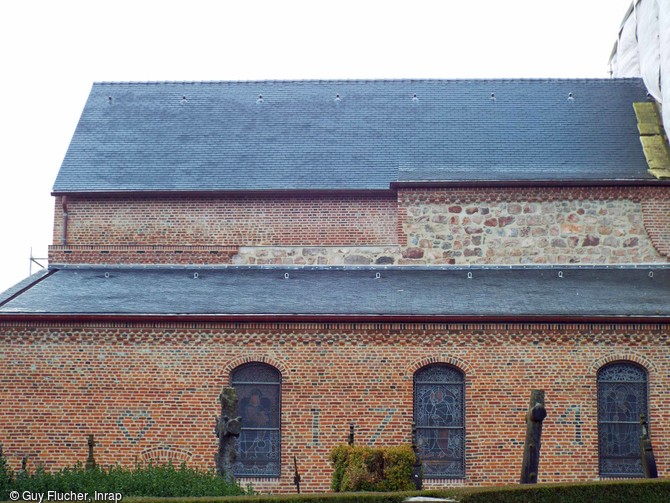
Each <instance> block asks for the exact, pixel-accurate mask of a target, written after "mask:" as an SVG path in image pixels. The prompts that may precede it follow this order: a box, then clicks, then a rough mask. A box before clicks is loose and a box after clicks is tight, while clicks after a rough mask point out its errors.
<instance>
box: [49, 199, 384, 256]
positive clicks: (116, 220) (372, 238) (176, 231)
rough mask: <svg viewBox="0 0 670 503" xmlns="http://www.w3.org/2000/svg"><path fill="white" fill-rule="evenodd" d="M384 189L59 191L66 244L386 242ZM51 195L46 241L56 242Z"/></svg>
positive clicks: (59, 222)
mask: <svg viewBox="0 0 670 503" xmlns="http://www.w3.org/2000/svg"><path fill="white" fill-rule="evenodd" d="M395 208H396V201H395V195H394V194H392V193H383V194H379V193H372V192H368V193H364V194H357V193H348V194H347V193H338V194H336V195H332V194H328V193H321V194H319V193H316V194H297V193H291V194H282V193H277V194H273V195H261V194H256V195H253V194H251V195H227V196H213V195H212V196H208V195H202V196H190V197H189V196H181V197H180V196H162V197H161V196H156V197H83V196H72V195H70V196H68V197H67V210H68V218H67V243H68V244H70V245H97V246H107V245H131V246H138V245H170V246H189V245H190V246H193V245H204V246H211V245H223V246H230V245H236V246H262V245H275V246H285V245H326V246H327V245H336V246H339V245H387V244H392V243H395V235H396V234H395V232H396V220H397V218H396V215H395ZM62 232H63V202H62V198H61V197H57V198H56V211H55V222H54V244H56V245H60V244H62Z"/></svg>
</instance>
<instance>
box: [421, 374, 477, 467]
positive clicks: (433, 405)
mask: <svg viewBox="0 0 670 503" xmlns="http://www.w3.org/2000/svg"><path fill="white" fill-rule="evenodd" d="M414 422H415V424H416V436H417V439H416V440H417V446H418V449H419V453H420V456H421V461H422V465H423V475H424V477H425V478H442V479H445V478H449V479H452V478H463V477H465V374H464V373H463V372H462V371H461V370H460V369H459V368H457V367H454V366H452V365H447V364H444V363H434V364H430V365H426V366H424V367H422V368H420V369H418V370H417V371H416V372H415V373H414Z"/></svg>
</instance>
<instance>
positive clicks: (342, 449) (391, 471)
mask: <svg viewBox="0 0 670 503" xmlns="http://www.w3.org/2000/svg"><path fill="white" fill-rule="evenodd" d="M330 462H331V464H332V465H333V478H332V482H331V488H332V489H333V491H336V492H346V491H382V492H386V491H410V490H412V489H414V484H413V483H412V465H413V464H414V452H413V451H412V448H411V447H410V446H409V445H405V446H399V447H379V448H373V447H367V446H353V445H341V446H339V447H336V448H335V449H333V451H332V452H331V453H330Z"/></svg>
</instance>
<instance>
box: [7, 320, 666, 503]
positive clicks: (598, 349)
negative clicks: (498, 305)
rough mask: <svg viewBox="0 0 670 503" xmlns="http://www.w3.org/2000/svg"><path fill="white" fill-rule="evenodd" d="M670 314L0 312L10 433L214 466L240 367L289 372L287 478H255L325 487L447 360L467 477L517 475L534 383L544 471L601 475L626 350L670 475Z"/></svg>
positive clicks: (400, 428) (285, 394) (26, 447)
mask: <svg viewBox="0 0 670 503" xmlns="http://www.w3.org/2000/svg"><path fill="white" fill-rule="evenodd" d="M669 329H670V327H669V326H667V325H619V326H617V325H614V324H606V325H585V324H584V325H581V324H572V325H559V324H550V325H542V324H511V323H510V324H457V323H454V324H413V323H406V324H383V323H379V324H364V323H362V324H351V323H338V324H335V323H311V324H289V323H254V324H244V323H236V324H233V323H188V326H186V325H180V324H178V323H161V322H157V323H152V324H151V325H143V326H141V325H137V324H133V323H125V322H118V323H115V322H100V323H96V324H90V323H82V322H77V323H72V324H66V323H61V324H49V323H34V324H26V325H16V324H12V323H10V322H2V323H1V324H0V335H1V337H0V358H1V359H2V362H3V372H2V373H0V432H2V438H0V441H2V443H3V446H4V452H5V454H6V455H7V456H8V457H9V460H10V462H11V465H12V467H13V468H15V469H16V468H18V467H19V466H20V460H21V458H22V457H23V456H27V457H28V467H29V468H30V469H34V468H35V467H36V466H38V465H40V464H43V465H44V466H45V467H46V468H47V469H52V468H56V467H63V466H67V465H71V464H73V463H75V462H77V461H81V462H83V461H84V460H85V459H86V456H87V444H86V439H87V436H88V435H89V434H94V435H95V439H96V442H97V447H96V450H95V456H96V461H97V462H98V463H99V464H103V465H114V464H116V463H120V464H122V465H124V466H133V465H134V464H135V462H137V461H148V460H151V459H154V460H155V459H157V458H160V457H161V456H162V457H163V459H167V458H171V459H173V460H178V461H186V462H188V463H189V464H190V465H192V466H198V467H201V468H210V467H212V466H213V457H214V453H215V452H216V445H217V444H216V442H217V439H216V437H215V435H214V417H215V415H217V414H218V413H219V410H218V404H217V397H218V394H219V393H220V391H221V387H222V386H225V385H228V384H229V380H230V374H231V372H232V370H233V369H234V368H236V367H237V366H239V365H241V364H243V363H246V362H250V361H261V362H266V363H268V364H270V365H273V366H274V367H276V368H277V369H278V370H279V371H280V372H281V374H282V416H281V417H282V419H281V421H282V425H281V428H282V438H283V440H282V445H281V449H282V450H281V452H282V468H281V478H280V479H266V480H259V479H243V481H242V482H243V484H245V483H246V482H247V481H250V482H252V483H253V484H254V486H255V487H256V488H257V489H258V490H262V491H265V490H271V491H281V492H294V490H295V489H294V487H293V486H292V477H293V472H292V468H293V462H292V461H293V456H294V455H295V456H296V457H297V460H298V463H299V466H300V470H301V473H302V481H303V484H302V488H303V490H304V491H305V492H310V491H322V490H328V488H329V484H330V476H331V468H330V466H329V464H328V461H327V457H328V453H329V452H330V450H331V449H332V448H333V447H335V446H336V445H339V444H342V443H344V442H346V439H347V435H348V432H349V423H350V422H352V421H353V422H354V423H355V424H356V443H359V444H364V445H396V444H399V443H409V441H410V431H411V422H412V394H413V374H414V372H415V371H416V370H417V369H419V368H421V367H422V366H424V365H427V364H429V363H435V362H442V363H447V364H450V365H454V366H456V367H458V368H459V369H461V370H462V371H463V372H464V374H465V379H466V412H465V414H466V416H465V418H466V419H465V421H466V479H464V480H463V479H458V480H446V481H445V480H434V481H427V483H426V485H427V486H428V487H435V486H443V485H491V484H505V483H516V482H517V481H518V478H519V474H520V466H521V460H522V450H523V441H524V437H525V419H524V416H525V411H526V407H527V403H528V397H529V395H530V391H531V390H532V389H543V390H545V392H546V407H547V412H548V417H547V419H546V420H545V422H544V427H543V437H542V454H541V462H540V476H539V480H540V482H561V481H571V480H592V479H597V478H598V439H597V434H596V432H597V426H596V417H597V407H596V404H597V401H596V400H597V394H596V372H597V370H598V368H599V367H600V366H602V365H604V364H605V363H607V362H610V361H614V360H621V359H623V360H629V361H635V362H637V363H639V364H641V365H643V366H644V367H645V368H646V369H647V370H648V372H649V401H650V433H651V438H652V442H653V446H654V452H655V454H656V461H657V465H658V469H659V476H661V477H664V476H669V475H670V427H669V426H668V425H670V407H668V399H667V389H668V386H670V377H669V376H670V361H669V360H668V358H667V348H668V343H669V342H670V341H669V340H668V333H669Z"/></svg>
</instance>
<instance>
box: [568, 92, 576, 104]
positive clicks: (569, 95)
mask: <svg viewBox="0 0 670 503" xmlns="http://www.w3.org/2000/svg"><path fill="white" fill-rule="evenodd" d="M568 101H569V102H573V101H575V97H574V96H573V95H572V93H568Z"/></svg>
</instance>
